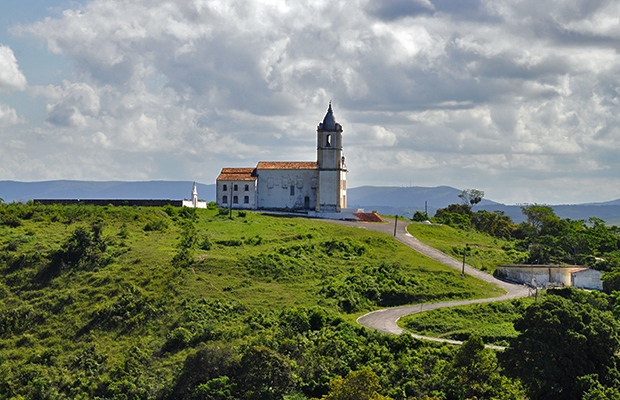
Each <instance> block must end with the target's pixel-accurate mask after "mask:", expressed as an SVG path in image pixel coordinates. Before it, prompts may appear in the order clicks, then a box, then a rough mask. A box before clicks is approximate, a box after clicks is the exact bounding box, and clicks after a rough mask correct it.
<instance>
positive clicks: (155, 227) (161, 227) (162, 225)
mask: <svg viewBox="0 0 620 400" xmlns="http://www.w3.org/2000/svg"><path fill="white" fill-rule="evenodd" d="M166 229H168V224H167V223H166V221H164V220H163V219H158V220H155V221H149V222H147V224H146V225H144V231H146V232H151V231H160V232H163V231H165V230H166Z"/></svg>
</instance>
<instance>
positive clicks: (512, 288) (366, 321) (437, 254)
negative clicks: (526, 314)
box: [330, 220, 529, 349]
mask: <svg viewBox="0 0 620 400" xmlns="http://www.w3.org/2000/svg"><path fill="white" fill-rule="evenodd" d="M392 221H393V220H392ZM330 222H334V223H337V224H340V225H347V226H354V227H358V228H363V229H369V230H373V231H379V232H383V233H386V234H388V235H390V236H393V235H394V223H388V224H376V223H364V222H356V221H337V220H332V221H330ZM407 225H408V223H406V222H404V221H399V224H398V227H397V232H396V240H398V241H399V242H401V243H403V244H405V245H407V246H409V247H411V248H412V249H414V250H415V251H417V252H419V253H421V254H423V255H425V256H427V257H429V258H432V259H434V260H436V261H439V262H440V263H442V264H445V265H447V266H449V267H452V268H454V269H457V270H459V271H461V270H462V268H463V263H462V262H460V261H457V260H455V259H454V258H452V257H450V256H448V255H447V254H444V253H442V252H441V251H439V250H436V249H434V248H432V247H431V246H428V245H426V244H424V243H422V242H420V241H419V240H418V239H416V238H415V237H413V236H412V235H411V234H409V232H407V229H406V227H407ZM465 273H466V274H468V275H471V276H473V277H475V278H478V279H480V280H482V281H485V282H489V283H491V284H493V285H495V286H497V287H499V288H502V289H504V290H505V291H506V294H505V295H503V296H499V297H491V298H486V299H475V300H456V301H446V302H441V303H430V304H417V305H414V306H404V307H394V308H386V309H383V310H377V311H373V312H371V313H368V314H366V315H363V316H361V317H359V318H358V319H357V322H358V323H360V324H361V325H364V326H365V327H367V328H370V329H374V330H377V331H379V332H384V333H391V334H394V335H399V334H401V333H403V332H407V331H406V330H404V329H402V328H400V327H398V325H396V322H397V321H398V320H399V319H400V318H401V317H404V316H406V315H410V314H415V313H418V312H421V311H428V310H432V309H435V308H442V307H454V306H461V305H465V304H474V303H490V302H493V301H501V300H508V299H514V298H517V297H526V296H527V295H528V294H529V290H528V288H527V287H526V286H524V285H519V284H515V283H510V282H505V281H502V280H500V279H497V278H495V277H494V276H493V275H490V274H487V273H486V272H482V271H480V270H478V269H476V268H474V267H472V266H469V265H467V264H465ZM412 336H414V337H416V338H419V339H427V340H433V341H438V342H447V343H453V344H462V342H460V341H457V340H449V339H438V338H432V337H427V336H420V335H415V334H412ZM487 347H491V348H496V349H503V347H499V346H489V345H488V346H487Z"/></svg>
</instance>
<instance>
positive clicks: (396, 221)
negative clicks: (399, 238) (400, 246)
mask: <svg viewBox="0 0 620 400" xmlns="http://www.w3.org/2000/svg"><path fill="white" fill-rule="evenodd" d="M397 224H398V215H396V218H394V244H396V225H397Z"/></svg>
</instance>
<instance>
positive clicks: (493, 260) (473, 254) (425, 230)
mask: <svg viewBox="0 0 620 400" xmlns="http://www.w3.org/2000/svg"><path fill="white" fill-rule="evenodd" d="M407 231H409V233H411V234H412V235H413V236H415V237H416V238H417V239H419V240H420V241H421V242H422V243H425V244H427V245H429V246H431V247H434V248H436V249H437V250H439V251H441V252H443V253H446V254H448V255H449V256H451V257H453V258H455V259H457V260H459V261H460V260H462V259H463V254H465V255H466V259H465V261H466V263H467V264H468V265H471V266H472V267H474V268H478V269H480V270H481V271H485V272H488V273H493V271H495V268H497V266H498V265H502V264H515V263H520V262H522V261H523V260H524V259H525V257H527V253H526V252H523V251H519V250H516V249H515V244H516V243H515V241H510V240H506V239H502V238H497V237H493V236H491V235H489V234H486V233H481V232H477V231H475V230H473V229H459V228H455V227H452V226H449V225H425V224H421V223H412V224H409V225H408V226H407Z"/></svg>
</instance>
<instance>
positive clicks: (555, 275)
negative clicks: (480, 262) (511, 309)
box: [497, 266, 583, 286]
mask: <svg viewBox="0 0 620 400" xmlns="http://www.w3.org/2000/svg"><path fill="white" fill-rule="evenodd" d="M581 268H583V267H580V266H577V267H575V268H571V267H553V266H540V267H538V266H536V267H529V266H519V267H516V266H510V267H507V266H499V267H498V268H497V269H498V273H499V274H500V275H501V276H505V277H506V278H507V279H510V280H512V281H516V282H524V283H530V284H545V283H561V284H562V285H564V286H570V285H571V272H573V271H575V270H578V269H581Z"/></svg>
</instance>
